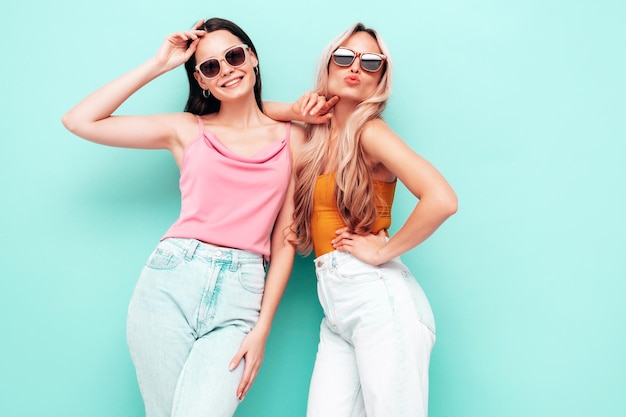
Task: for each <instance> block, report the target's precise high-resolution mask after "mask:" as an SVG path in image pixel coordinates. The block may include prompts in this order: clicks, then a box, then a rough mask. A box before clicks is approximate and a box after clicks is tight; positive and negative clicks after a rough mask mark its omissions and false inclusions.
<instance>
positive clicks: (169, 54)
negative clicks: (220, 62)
mask: <svg viewBox="0 0 626 417" xmlns="http://www.w3.org/2000/svg"><path fill="white" fill-rule="evenodd" d="M203 23H204V22H203V21H202V20H201V21H199V22H198V23H196V24H195V25H194V27H193V29H191V30H187V31H183V32H175V33H172V34H171V35H169V36H167V37H166V38H165V40H164V41H163V44H162V45H161V47H160V48H159V50H158V51H157V53H156V55H155V59H156V61H157V62H158V63H159V64H160V65H161V66H162V67H163V71H169V70H171V69H174V68H176V67H178V66H179V65H181V64H184V63H185V62H187V60H189V58H191V56H192V55H193V54H194V52H196V48H197V46H198V42H199V41H200V38H201V37H202V36H204V35H205V34H206V32H205V31H204V30H200V29H199V28H200V27H202V25H203ZM189 41H191V43H190V42H189Z"/></svg>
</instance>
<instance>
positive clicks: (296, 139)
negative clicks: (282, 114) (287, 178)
mask: <svg viewBox="0 0 626 417" xmlns="http://www.w3.org/2000/svg"><path fill="white" fill-rule="evenodd" d="M289 142H290V145H291V149H292V152H294V153H297V152H299V151H300V148H302V145H304V142H306V132H305V131H304V127H303V126H302V125H300V124H299V123H292V124H291V138H290V139H289Z"/></svg>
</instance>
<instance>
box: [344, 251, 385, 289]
mask: <svg viewBox="0 0 626 417" xmlns="http://www.w3.org/2000/svg"><path fill="white" fill-rule="evenodd" d="M335 272H336V274H337V277H338V278H339V279H340V280H341V281H343V282H346V283H349V284H360V283H363V282H369V281H376V280H379V279H380V278H381V273H380V271H379V270H378V268H377V267H375V266H372V265H370V264H366V263H365V262H362V261H360V260H358V259H357V258H355V257H350V258H348V259H345V260H342V261H341V263H339V265H337V268H336V270H335Z"/></svg>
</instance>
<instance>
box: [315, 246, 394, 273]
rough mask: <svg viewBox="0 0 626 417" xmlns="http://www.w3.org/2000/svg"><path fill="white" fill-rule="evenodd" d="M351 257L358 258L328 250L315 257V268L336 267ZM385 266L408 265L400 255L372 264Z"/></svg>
mask: <svg viewBox="0 0 626 417" xmlns="http://www.w3.org/2000/svg"><path fill="white" fill-rule="evenodd" d="M350 259H356V258H355V257H354V256H353V255H352V254H351V253H348V252H342V251H339V250H334V251H332V252H327V253H325V254H323V255H320V256H318V257H317V258H315V259H313V264H314V265H315V268H317V269H323V270H326V269H334V268H336V267H337V265H339V264H341V263H342V262H345V261H348V260H350ZM385 266H389V267H401V268H404V269H406V266H405V265H404V263H403V262H402V260H401V259H400V257H399V256H396V257H395V258H393V259H391V260H389V261H387V262H386V263H384V264H382V265H379V266H373V265H371V267H372V268H380V267H385Z"/></svg>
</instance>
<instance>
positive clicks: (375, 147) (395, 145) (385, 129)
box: [361, 118, 410, 163]
mask: <svg viewBox="0 0 626 417" xmlns="http://www.w3.org/2000/svg"><path fill="white" fill-rule="evenodd" d="M361 146H362V147H363V150H364V151H365V153H366V154H367V156H368V157H369V158H370V159H371V160H372V162H374V163H380V162H384V161H386V160H388V159H389V158H390V157H396V156H398V154H401V153H404V152H407V151H410V149H409V148H408V146H407V145H406V144H405V143H404V141H403V140H402V138H400V136H398V135H397V134H396V133H395V132H394V131H393V130H392V129H391V127H390V126H389V125H388V124H387V122H385V121H384V120H383V119H380V118H377V119H373V120H370V121H368V122H367V123H366V124H365V126H364V127H363V131H362V133H361Z"/></svg>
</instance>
